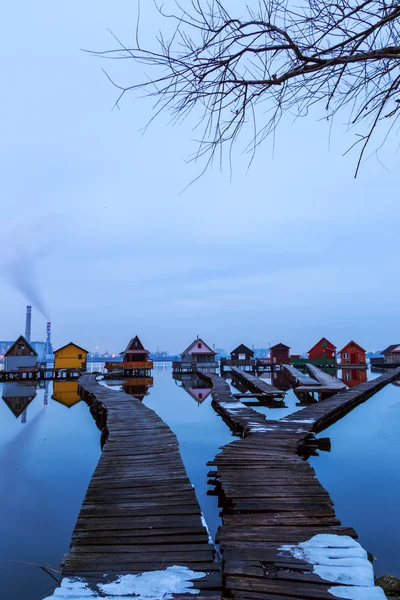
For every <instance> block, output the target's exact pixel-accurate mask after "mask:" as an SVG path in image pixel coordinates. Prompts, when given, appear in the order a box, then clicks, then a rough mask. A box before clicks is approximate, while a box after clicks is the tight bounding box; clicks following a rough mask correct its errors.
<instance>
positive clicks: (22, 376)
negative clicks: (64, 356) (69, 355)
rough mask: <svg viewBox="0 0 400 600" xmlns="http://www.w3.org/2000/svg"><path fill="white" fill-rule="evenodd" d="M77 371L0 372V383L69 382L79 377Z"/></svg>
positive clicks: (26, 370)
mask: <svg viewBox="0 0 400 600" xmlns="http://www.w3.org/2000/svg"><path fill="white" fill-rule="evenodd" d="M81 375H82V371H81V370H79V369H54V368H48V369H47V368H43V369H20V370H18V371H0V381H47V380H57V381H60V380H67V381H68V380H70V379H78V378H79V377H81Z"/></svg>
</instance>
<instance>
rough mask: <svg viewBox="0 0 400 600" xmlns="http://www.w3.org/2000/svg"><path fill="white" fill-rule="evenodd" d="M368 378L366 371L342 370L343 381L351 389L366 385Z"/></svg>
mask: <svg viewBox="0 0 400 600" xmlns="http://www.w3.org/2000/svg"><path fill="white" fill-rule="evenodd" d="M367 378H368V377H367V370H366V369H342V374H341V380H342V381H343V383H345V384H346V385H347V387H349V388H352V387H355V386H356V385H360V383H364V382H365V381H367Z"/></svg>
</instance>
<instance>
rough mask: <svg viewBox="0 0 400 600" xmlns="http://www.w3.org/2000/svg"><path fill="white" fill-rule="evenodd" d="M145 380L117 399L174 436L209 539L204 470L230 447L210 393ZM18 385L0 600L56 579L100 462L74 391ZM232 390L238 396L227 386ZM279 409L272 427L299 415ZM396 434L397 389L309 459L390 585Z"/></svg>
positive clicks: (1, 533) (212, 514)
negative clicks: (135, 398)
mask: <svg viewBox="0 0 400 600" xmlns="http://www.w3.org/2000/svg"><path fill="white" fill-rule="evenodd" d="M92 368H96V367H92ZM153 376H154V382H153V383H154V385H153V386H152V387H149V388H148V389H147V395H144V394H145V393H146V389H141V390H139V388H138V387H135V385H134V383H135V382H133V384H132V381H131V382H128V383H127V385H129V384H130V387H127V385H126V386H125V390H126V391H130V392H131V393H136V394H138V395H141V396H142V398H143V402H144V403H145V404H146V405H147V406H149V407H150V408H152V409H153V410H155V411H156V412H157V413H158V414H159V415H160V416H161V418H162V419H164V421H165V422H166V423H167V424H168V425H169V426H170V427H171V429H172V430H173V431H174V432H175V433H176V435H177V437H178V440H179V443H180V448H181V452H182V457H183V461H184V463H185V466H186V469H187V472H188V475H189V477H190V479H191V481H192V484H193V485H194V486H195V490H196V494H197V497H198V500H199V503H200V506H201V508H202V511H203V513H204V516H205V519H206V521H207V524H208V527H209V529H210V532H211V534H212V535H213V536H214V535H215V532H216V530H217V527H218V525H219V523H220V519H219V509H218V506H217V498H216V497H215V496H209V495H207V491H208V490H209V489H210V488H209V486H208V485H207V473H208V471H209V470H210V469H211V467H207V465H206V463H207V461H209V460H212V459H213V458H214V456H215V454H216V453H217V452H218V449H219V447H220V446H222V445H224V444H227V443H229V442H230V441H231V440H233V439H235V438H233V436H232V435H231V433H230V430H229V429H228V427H227V426H226V425H225V423H224V422H223V421H222V419H221V417H219V416H218V415H217V414H216V413H215V412H214V410H213V409H212V407H211V393H210V390H209V389H207V388H205V387H204V383H201V382H199V381H196V380H193V381H192V380H191V379H190V378H184V380H183V381H181V380H175V379H173V378H172V374H171V369H170V366H169V365H167V364H162V363H161V364H160V363H156V367H155V369H154V370H153ZM267 381H268V379H267ZM115 383H116V384H117V385H118V382H115ZM142 383H143V382H142ZM16 385H17V384H15V383H13V384H11V387H10V384H3V386H2V388H1V389H2V398H3V402H2V403H0V468H1V470H2V478H1V481H0V509H1V515H2V517H1V519H0V576H1V582H2V598H4V600H34V599H41V598H43V597H44V596H46V592H48V591H49V588H51V586H52V584H53V581H52V579H51V577H50V576H49V575H48V574H47V573H45V572H43V571H42V570H41V569H40V567H38V566H34V565H50V566H52V567H54V568H55V569H59V564H60V560H61V558H62V556H63V555H64V554H65V553H66V552H68V548H69V542H70V538H71V534H72V530H73V527H74V524H75V521H76V519H77V516H78V513H79V510H80V507H81V503H82V500H83V498H84V495H85V492H86V488H87V485H88V483H89V481H90V478H91V475H92V472H93V470H94V468H95V465H96V463H97V460H98V458H99V455H100V445H99V438H100V434H99V431H98V429H97V427H96V425H95V423H94V421H93V419H92V417H91V415H90V412H89V410H88V407H87V406H86V404H85V403H83V402H79V401H78V398H77V396H76V389H75V388H74V387H73V386H74V385H76V384H73V385H72V386H71V384H69V387H68V384H63V383H59V384H57V383H56V384H55V388H54V389H53V385H52V383H48V385H47V388H36V389H35V388H34V386H31V385H28V386H26V385H20V386H19V387H17V388H15V386H16ZM0 387H1V386H0ZM142 387H143V386H142ZM145 388H146V386H145ZM114 389H116V388H114ZM232 389H233V390H234V392H235V393H237V392H238V390H237V389H236V388H235V387H234V386H232ZM35 394H36V395H35ZM52 396H54V398H55V399H53V398H52ZM285 403H286V405H287V407H286V408H268V407H260V408H259V410H260V412H263V413H264V414H267V415H268V418H271V419H277V418H281V417H282V416H285V415H286V414H289V413H291V412H293V411H295V410H298V409H299V408H301V407H300V406H298V405H297V398H296V396H295V395H294V393H293V392H292V390H290V391H289V392H288V394H287V396H286V398H285ZM26 407H27V408H26ZM399 431H400V387H398V386H395V385H389V386H387V387H386V388H385V389H383V390H382V391H380V392H379V393H378V394H376V396H374V397H373V398H371V399H369V400H368V401H367V402H366V403H365V404H363V405H361V406H360V407H358V408H357V409H355V410H354V411H353V412H352V413H350V414H349V415H347V416H346V417H345V418H344V419H342V420H341V421H340V422H339V423H337V424H335V425H333V426H332V427H330V428H329V429H328V430H326V431H325V432H323V433H322V434H321V435H322V436H323V437H326V436H329V437H330V438H331V440H332V451H331V452H330V453H321V454H320V456H318V457H313V458H312V459H311V463H312V465H313V466H314V468H315V469H316V472H317V475H318V477H319V478H320V480H321V482H322V484H323V485H324V486H325V487H326V489H327V490H328V491H329V493H330V494H331V496H332V499H333V500H334V502H335V508H336V511H337V515H338V518H339V519H341V520H342V522H343V524H344V525H350V526H353V527H355V529H356V530H357V531H358V533H359V535H360V542H361V543H362V544H363V545H364V546H365V547H366V548H367V549H368V550H369V551H370V552H372V554H373V555H374V556H375V557H377V559H378V560H377V561H376V563H375V569H376V572H377V573H378V574H381V573H385V572H391V573H392V574H394V575H397V576H400V564H399V563H400V561H399V556H400V523H399V519H398V515H397V513H398V508H397V507H398V501H397V498H398V492H399V481H400V460H399V458H400V445H399V443H398V438H399ZM32 563H33V564H32ZM55 576H56V577H59V574H58V573H55Z"/></svg>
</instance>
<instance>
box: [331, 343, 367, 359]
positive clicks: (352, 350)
mask: <svg viewBox="0 0 400 600" xmlns="http://www.w3.org/2000/svg"><path fill="white" fill-rule="evenodd" d="M338 354H339V355H340V362H341V364H342V365H365V364H366V363H367V351H366V350H364V348H362V347H361V346H360V345H359V344H357V343H356V342H353V340H351V342H349V343H348V344H346V346H344V348H342V349H341V350H340V352H338Z"/></svg>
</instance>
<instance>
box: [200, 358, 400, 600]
mask: <svg viewBox="0 0 400 600" xmlns="http://www.w3.org/2000/svg"><path fill="white" fill-rule="evenodd" d="M209 377H210V379H212V382H213V384H214V389H213V392H212V395H213V405H214V406H215V407H216V409H217V410H218V412H219V413H220V414H222V415H223V416H224V418H225V420H226V422H227V423H231V427H232V429H233V430H234V432H235V433H238V434H240V435H242V439H240V440H237V441H235V442H232V443H230V444H228V445H227V446H224V447H223V448H222V451H221V452H220V453H219V454H218V455H217V456H216V458H215V459H214V461H212V462H211V463H209V464H210V466H213V467H216V469H217V470H213V471H211V472H210V473H209V476H210V477H211V478H212V479H211V481H212V482H213V484H214V485H215V489H216V493H218V495H219V502H220V506H221V507H222V509H223V511H222V520H223V524H222V526H221V527H220V529H219V531H218V535H217V541H218V542H219V544H220V548H221V551H222V559H223V561H222V573H223V581H224V597H229V598H232V599H233V600H236V599H237V600H294V599H297V600H300V599H301V600H306V599H313V600H319V599H320V600H332V599H333V598H334V597H335V595H334V593H333V592H332V590H334V588H335V587H336V586H337V585H338V582H337V581H332V575H333V576H334V574H335V572H336V573H337V572H338V569H339V571H341V573H342V579H343V565H348V568H347V569H346V568H345V569H344V571H345V572H347V573H348V574H349V576H350V575H351V574H352V573H353V574H354V572H355V571H356V570H357V568H356V567H357V566H359V565H360V563H359V562H358V561H359V560H360V559H352V560H354V561H355V562H354V564H352V560H350V562H349V558H348V557H349V556H350V557H351V556H357V553H358V556H360V553H361V556H364V558H362V559H361V560H362V563H361V564H362V565H364V569H366V570H367V571H368V572H369V573H370V583H369V584H368V585H369V586H371V587H370V588H367V587H364V588H363V591H365V594H366V597H367V595H368V593H369V592H372V593H373V594H374V595H373V596H368V597H371V598H372V597H374V598H382V599H383V598H385V596H384V594H383V592H382V591H381V590H380V589H379V588H376V589H375V588H374V587H373V586H374V582H373V576H372V575H373V574H372V571H371V567H370V565H369V562H368V561H367V559H366V553H364V555H363V552H364V551H363V550H362V548H361V547H358V548H357V551H356V554H353V553H352V545H353V544H354V542H352V539H353V538H356V537H357V534H356V532H355V531H354V530H353V529H352V528H351V527H342V526H341V524H340V522H339V521H338V519H337V518H336V515H335V511H334V509H333V503H332V501H331V499H330V496H329V494H328V492H327V491H326V490H325V489H324V488H323V487H322V485H321V484H320V482H319V481H318V479H317V478H316V476H315V472H314V469H313V468H312V467H311V466H310V464H309V463H308V462H307V461H305V460H304V458H303V456H302V455H301V454H302V451H303V450H304V449H305V448H306V446H307V444H309V443H311V444H312V442H313V437H314V432H318V431H322V430H323V429H324V428H326V427H327V426H329V425H330V424H331V423H333V422H335V421H336V420H338V419H340V418H341V417H342V416H343V415H344V414H346V413H347V412H349V411H350V410H352V409H353V408H354V407H356V406H357V405H359V404H360V403H362V402H364V401H365V400H366V399H367V398H368V397H370V396H371V395H373V394H374V393H376V392H377V391H378V390H379V389H381V388H382V387H384V386H385V385H387V384H388V383H390V382H392V381H395V380H396V379H398V378H399V377H400V369H398V370H397V372H391V373H386V374H384V375H382V376H381V377H379V378H377V379H375V380H372V381H368V382H365V383H363V384H361V385H359V386H357V387H356V388H353V389H351V390H347V391H345V392H341V393H338V394H337V395H335V396H333V397H331V398H330V399H328V400H325V401H324V402H320V403H318V404H314V405H312V406H308V407H306V408H304V409H303V410H300V411H298V412H296V413H294V414H292V415H290V416H288V417H285V418H284V419H282V420H280V421H268V420H267V419H265V417H264V419H262V418H261V417H262V416H263V415H259V414H258V413H256V412H255V411H252V410H251V409H249V408H247V407H245V406H244V405H241V403H239V402H237V401H235V399H234V398H233V397H232V395H231V393H230V389H229V386H227V385H224V382H223V380H221V381H220V382H219V381H218V380H217V379H216V376H215V375H213V376H209ZM251 412H253V413H254V414H253V417H252V416H251ZM318 534H328V535H333V536H334V537H332V538H329V540H330V542H329V544H332V546H331V547H330V549H327V548H326V549H325V550H326V551H327V552H328V553H329V552H330V553H331V554H330V556H332V552H333V556H334V557H335V560H334V561H331V562H330V563H329V561H328V563H322V564H329V565H330V570H331V574H330V575H324V576H322V575H318V574H317V573H316V572H315V569H314V565H313V564H311V563H310V562H309V561H308V560H307V558H306V556H305V555H304V554H302V552H301V549H300V548H299V547H298V544H299V543H302V542H306V541H308V540H311V539H312V538H314V536H316V535H318ZM336 536H348V537H346V538H342V539H341V540H340V537H336ZM317 539H318V538H314V540H317ZM314 540H313V542H312V543H315V544H316V545H318V542H316V541H314ZM335 540H336V546H335ZM338 540H339V542H338ZM321 543H322V542H321ZM326 543H328V542H326ZM339 546H342V547H339ZM291 548H292V550H293V548H294V549H295V551H294V552H293V551H292V550H291ZM319 552H320V549H319ZM328 555H329V554H328ZM342 559H343V562H341V560H342ZM346 561H347V562H346ZM337 564H339V565H341V566H340V567H337V566H335V565H337ZM335 568H336V571H335ZM348 584H349V581H348V580H346V577H345V579H344V582H343V581H342V583H341V584H340V585H341V587H342V590H341V593H342V594H343V587H346V586H347V585H348ZM364 585H365V584H364ZM350 589H351V588H350ZM331 592H332V593H331ZM344 593H345V594H346V591H345V592H344ZM338 595H340V592H339V594H338ZM341 597H352V596H351V595H341ZM357 597H360V598H361V597H363V596H362V595H361V594H360V595H359V596H357Z"/></svg>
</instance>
